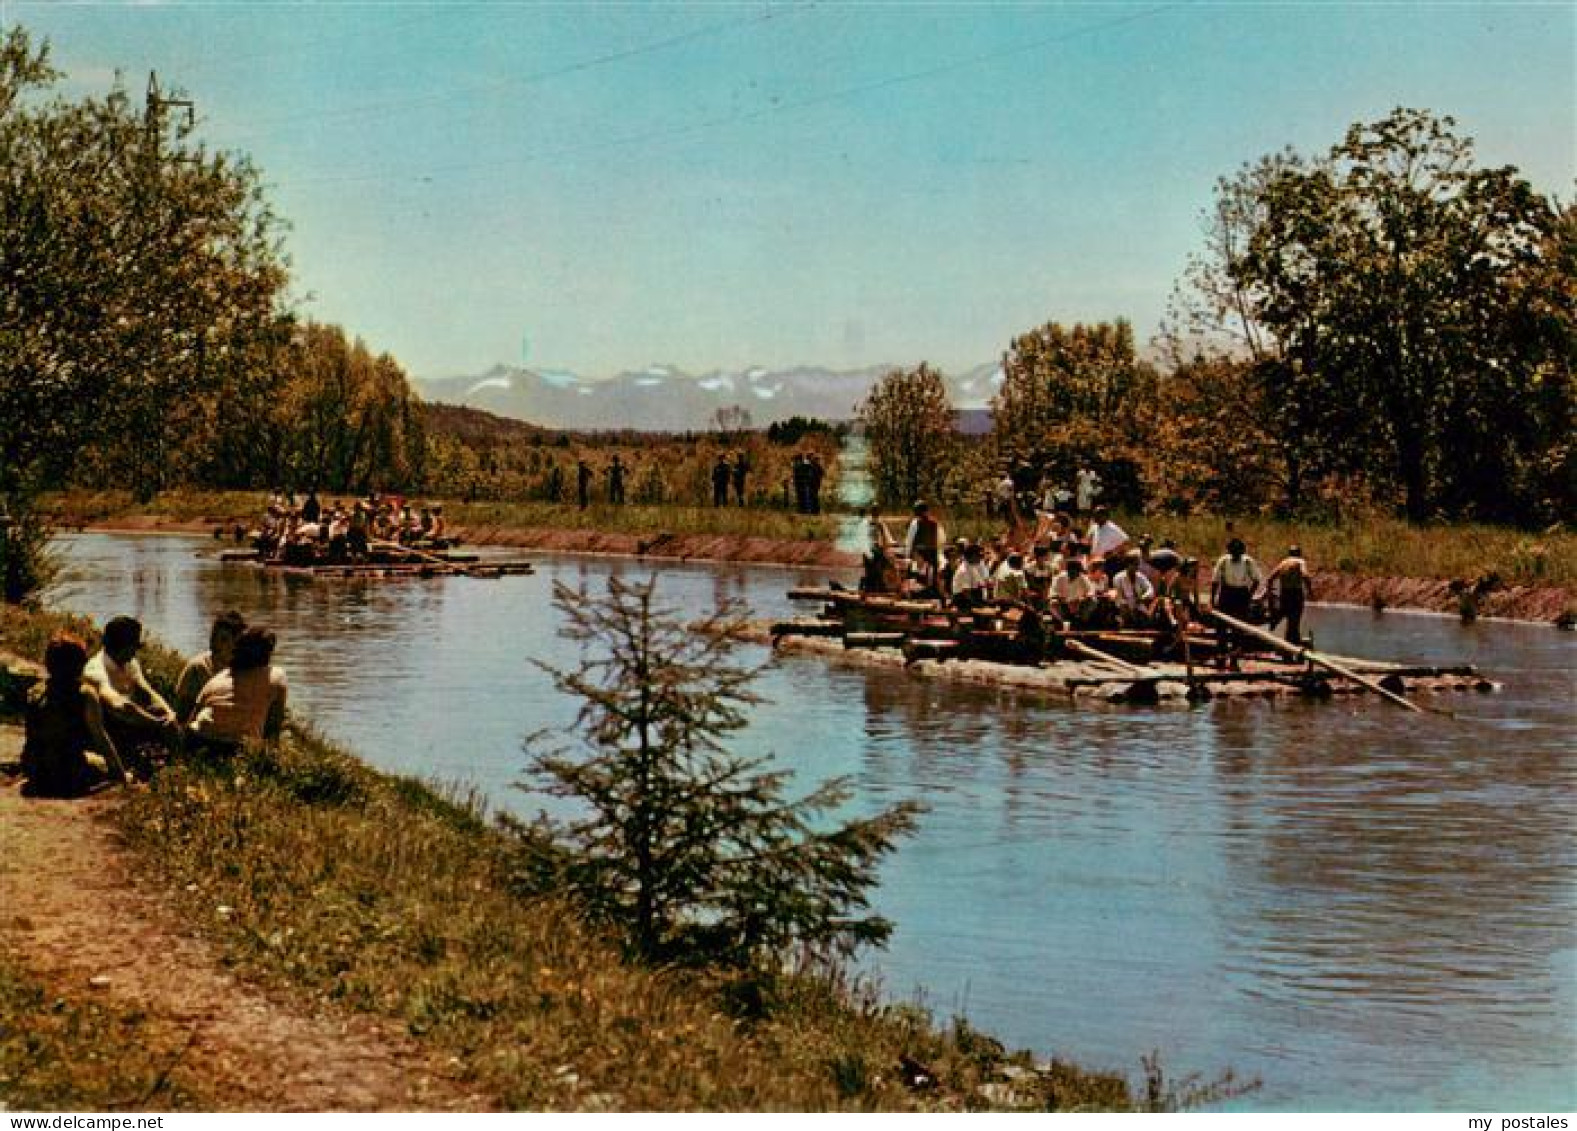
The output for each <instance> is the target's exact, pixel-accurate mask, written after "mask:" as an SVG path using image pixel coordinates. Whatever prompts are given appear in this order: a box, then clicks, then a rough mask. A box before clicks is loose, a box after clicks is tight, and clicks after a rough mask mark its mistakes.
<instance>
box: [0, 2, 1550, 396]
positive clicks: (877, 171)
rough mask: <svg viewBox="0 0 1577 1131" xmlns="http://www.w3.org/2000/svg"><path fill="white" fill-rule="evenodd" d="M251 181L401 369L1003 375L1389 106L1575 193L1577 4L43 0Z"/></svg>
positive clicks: (306, 284) (309, 269) (345, 317)
mask: <svg viewBox="0 0 1577 1131" xmlns="http://www.w3.org/2000/svg"><path fill="white" fill-rule="evenodd" d="M0 18H3V20H4V22H5V23H6V25H8V26H9V25H10V24H14V23H21V24H23V25H25V26H27V27H28V28H29V29H30V31H32V32H33V33H34V35H35V36H36V37H37V36H42V37H47V38H48V39H49V40H50V41H51V43H52V46H53V50H54V58H55V61H56V63H57V65H58V66H60V67H61V68H62V69H63V70H65V71H67V72H68V74H69V76H70V77H69V80H68V81H67V83H66V84H65V85H64V87H63V89H64V90H65V91H66V92H67V93H83V92H88V91H92V92H102V91H103V90H106V89H107V88H108V86H109V84H110V83H111V82H112V81H113V76H114V74H115V72H116V71H117V70H119V71H121V72H123V73H124V76H125V82H126V85H127V86H128V88H129V89H130V90H131V91H132V93H133V95H134V96H135V97H137V98H140V97H141V92H142V90H143V88H144V86H145V85H146V82H147V73H148V71H149V70H157V72H158V74H159V79H160V82H161V83H162V84H164V85H165V86H166V87H178V88H181V89H182V90H183V91H184V92H185V93H186V94H187V95H188V96H189V97H191V98H192V99H194V100H195V102H196V107H197V113H198V116H199V128H200V131H201V136H202V137H203V138H204V139H205V140H207V141H208V142H209V143H211V144H213V145H215V146H217V147H220V148H224V149H237V150H245V151H246V152H248V153H250V154H251V156H252V157H253V159H254V161H255V162H256V164H257V165H258V166H259V167H260V168H261V170H262V172H263V175H264V179H265V182H266V183H267V184H268V186H269V196H270V199H271V200H272V201H273V203H274V205H275V207H276V209H277V210H278V211H279V212H280V213H281V214H282V215H283V216H284V217H285V218H286V219H288V220H289V221H290V223H291V225H292V229H291V232H290V234H289V238H288V246H289V251H290V255H291V258H292V261H293V264H294V267H295V276H296V279H297V286H298V290H299V291H300V293H301V296H302V298H303V300H304V303H305V306H304V309H305V310H307V311H308V312H309V313H311V314H312V315H314V316H316V317H318V318H320V319H325V320H328V321H334V322H339V323H342V324H343V325H344V326H346V328H347V329H349V330H350V331H351V332H353V333H355V334H359V335H361V336H362V337H364V338H365V339H366V340H367V342H368V344H369V345H370V346H372V347H373V348H374V349H378V350H387V351H389V352H391V353H393V354H394V355H395V356H396V357H398V358H399V359H400V360H401V361H402V362H403V363H404V364H405V366H406V368H407V369H408V370H410V371H411V372H412V373H413V374H415V375H417V376H422V377H441V376H448V375H454V374H462V373H476V372H479V371H481V370H483V369H486V368H488V367H490V366H491V365H493V364H494V363H497V362H505V363H511V364H518V363H521V362H526V363H528V364H531V365H534V366H542V367H549V368H567V369H573V370H575V371H577V372H579V373H582V374H584V375H586V376H602V375H607V374H611V373H613V372H615V371H617V370H620V369H634V368H640V367H643V366H644V365H646V364H647V363H650V362H664V363H671V364H676V365H679V366H681V367H683V368H685V369H688V370H690V371H692V372H700V371H704V370H707V369H712V368H736V369H741V368H744V367H746V366H750V365H763V366H769V367H781V366H787V365H793V364H798V363H810V364H820V365H827V366H831V367H835V368H845V367H856V366H861V365H867V364H875V363H903V364H911V363H914V362H917V361H919V360H921V359H925V360H929V361H931V362H932V363H933V364H938V365H940V366H942V367H943V368H944V369H946V370H949V371H957V370H961V369H963V368H965V367H968V366H972V365H975V364H978V363H980V362H983V361H990V360H994V359H995V358H996V357H997V356H998V355H999V354H1000V353H1001V352H1002V350H1003V349H1004V347H1005V346H1006V345H1007V343H1008V342H1009V340H1010V339H1011V337H1012V336H1013V335H1014V334H1016V333H1019V332H1022V331H1023V330H1026V329H1028V328H1030V327H1032V326H1035V325H1038V324H1040V323H1042V322H1045V321H1047V320H1050V319H1058V320H1061V321H1070V322H1071V321H1074V320H1080V319H1083V320H1091V319H1102V318H1113V317H1118V316H1122V317H1127V318H1129V319H1131V320H1132V321H1133V323H1134V325H1135V328H1136V330H1137V332H1138V334H1139V336H1140V337H1141V339H1143V338H1147V337H1148V336H1149V335H1150V334H1152V333H1153V332H1154V330H1155V329H1156V327H1157V324H1158V322H1159V320H1160V318H1161V316H1162V314H1163V312H1164V309H1165V304H1166V299H1167V296H1168V294H1169V292H1170V290H1171V288H1172V285H1173V283H1174V281H1175V280H1176V279H1177V277H1178V276H1179V274H1180V273H1181V271H1182V269H1183V267H1184V264H1185V261H1186V258H1187V256H1188V255H1189V253H1190V252H1191V251H1194V250H1196V249H1197V248H1198V246H1199V244H1200V227H1199V216H1200V212H1201V210H1202V209H1203V208H1205V207H1206V206H1207V205H1208V203H1209V201H1210V198H1211V191H1212V186H1213V184H1214V182H1215V180H1216V179H1217V178H1218V177H1221V176H1223V175H1227V174H1230V173H1232V172H1233V171H1234V170H1236V169H1237V168H1238V167H1239V166H1241V165H1242V164H1243V163H1244V162H1247V161H1251V160H1254V159H1256V158H1258V157H1260V156H1262V155H1264V154H1266V153H1269V152H1271V151H1273V150H1276V149H1280V148H1282V147H1285V146H1289V145H1290V146H1292V147H1294V148H1296V149H1298V150H1300V151H1302V152H1305V153H1314V152H1318V151H1322V150H1324V149H1326V148H1328V147H1329V146H1330V145H1331V144H1333V143H1334V142H1335V141H1337V140H1338V139H1339V138H1340V136H1341V134H1342V132H1343V131H1344V130H1345V128H1346V127H1347V126H1348V125H1349V124H1350V123H1352V122H1355V121H1360V120H1361V121H1371V120H1374V119H1377V118H1380V117H1382V116H1383V115H1385V114H1386V113H1387V112H1388V111H1389V110H1390V109H1391V108H1393V107H1395V106H1397V105H1406V106H1415V107H1424V108H1428V109H1431V110H1434V111H1436V112H1438V113H1442V114H1450V115H1452V116H1454V117H1455V118H1456V119H1457V121H1458V123H1459V128H1460V129H1461V130H1462V132H1464V133H1466V134H1468V135H1470V136H1472V137H1474V138H1475V139H1477V142H1478V147H1479V150H1478V151H1479V157H1480V160H1481V162H1483V163H1485V164H1491V163H1493V164H1502V163H1506V164H1513V165H1516V166H1518V167H1519V168H1520V169H1521V170H1522V171H1523V172H1524V174H1525V175H1526V176H1527V177H1528V178H1529V179H1530V180H1531V181H1532V182H1533V184H1534V185H1535V186H1536V187H1537V188H1539V189H1540V190H1542V191H1545V192H1551V193H1555V194H1557V195H1559V196H1560V197H1561V198H1562V199H1570V198H1571V196H1572V190H1573V182H1574V179H1577V4H1574V3H1573V2H1571V0H1563V2H1560V3H1549V4H1487V3H1478V4H1433V3H1407V4H1383V3H1342V4H1334V3H1282V4H1251V3H1172V4H1166V3H1156V4H1127V3H1081V4H1072V3H1069V4H1040V3H1017V4H991V3H969V4H964V3H953V4H948V3H932V4H906V3H880V4H877V3H867V4H849V3H809V2H806V3H799V2H784V3H774V4H761V3H742V4H735V3H705V4H702V3H669V4H663V5H650V4H640V5H635V4H603V5H595V6H592V5H585V4H553V3H508V2H500V3H454V4H450V3H428V2H414V3H406V2H398V3H396V2H384V0H370V2H365V3H261V2H251V0H239V2H230V3H218V2H215V3H187V2H178V0H169V2H157V0H155V2H147V0H144V2H139V3H85V4H72V3H63V2H57V3H48V4H44V3H36V2H25V0H0Z"/></svg>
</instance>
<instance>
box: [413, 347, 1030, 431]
mask: <svg viewBox="0 0 1577 1131" xmlns="http://www.w3.org/2000/svg"><path fill="white" fill-rule="evenodd" d="M892 368H893V367H892V366H885V365H884V366H871V367H868V368H865V369H856V370H850V371H844V372H836V371H833V370H829V369H820V368H817V367H814V366H798V367H796V368H793V369H782V370H767V369H763V368H761V367H759V366H756V367H752V368H747V369H743V370H737V371H729V370H715V371H713V372H711V373H705V374H701V375H699V376H695V375H691V374H688V373H685V372H684V371H682V370H681V369H679V368H678V367H677V366H673V365H648V366H647V367H646V368H644V369H640V370H636V371H633V372H627V373H620V374H618V375H617V376H614V377H608V378H604V379H600V380H598V379H591V378H586V377H581V376H579V375H577V374H574V373H570V372H567V371H564V370H553V369H525V368H518V367H512V366H504V365H497V366H494V367H493V368H492V369H490V370H488V371H487V372H486V373H483V374H479V375H476V376H469V377H441V378H429V379H420V378H419V379H417V380H416V381H415V385H416V388H417V391H418V392H419V393H420V394H421V396H422V398H423V399H424V400H428V401H438V402H442V403H444V404H457V405H467V406H469V407H471V408H479V409H484V410H485V411H487V412H492V413H496V414H498V415H499V416H509V417H514V418H515V419H517V420H528V421H530V422H532V423H533V424H540V425H542V426H543V427H546V428H569V429H588V430H589V429H599V428H637V429H641V430H643V431H652V432H684V431H692V430H700V429H705V428H707V427H709V426H710V425H711V424H712V423H713V420H714V417H715V415H716V413H717V411H718V409H725V408H734V407H738V408H742V409H744V410H745V411H746V412H748V413H749V414H750V420H751V423H752V424H753V425H754V426H755V427H757V428H762V427H765V426H766V425H768V424H771V423H773V422H774V421H778V420H787V419H789V418H790V417H793V416H809V417H815V418H818V419H821V420H831V421H838V420H848V419H851V418H852V417H853V416H854V414H855V409H856V406H858V405H859V403H860V401H861V400H863V399H864V398H865V396H866V394H867V393H869V392H870V390H871V387H872V386H873V385H875V383H876V382H877V381H878V380H880V379H881V377H882V376H883V375H884V374H886V373H888V372H890V371H891V370H892ZM947 383H948V388H949V392H950V393H951V394H952V397H953V403H954V404H955V405H957V406H958V407H959V408H961V409H964V408H982V407H984V406H985V405H986V403H987V402H988V401H989V400H990V399H991V396H992V394H994V393H995V392H996V390H997V388H998V387H999V386H1000V385H1001V383H1002V369H1001V366H1000V365H998V364H995V363H992V364H987V365H980V366H976V367H975V368H974V369H971V370H968V371H967V372H965V373H963V374H960V375H959V376H957V377H948V378H947Z"/></svg>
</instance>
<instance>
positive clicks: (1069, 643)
mask: <svg viewBox="0 0 1577 1131" xmlns="http://www.w3.org/2000/svg"><path fill="white" fill-rule="evenodd" d="M1062 646H1063V647H1064V648H1066V649H1067V650H1068V651H1070V652H1072V653H1073V654H1074V655H1076V656H1083V657H1084V658H1085V659H1089V660H1101V661H1103V662H1105V663H1107V664H1110V665H1111V666H1112V667H1114V668H1116V669H1117V670H1118V671H1121V672H1125V673H1127V674H1128V675H1129V676H1130V677H1132V679H1133V682H1132V683H1130V684H1129V685H1128V686H1127V688H1125V689H1124V690H1123V691H1122V692H1121V696H1122V698H1123V699H1126V700H1129V701H1131V702H1150V703H1153V702H1155V701H1156V700H1157V699H1159V698H1160V693H1159V692H1158V691H1157V690H1156V686H1155V685H1156V684H1158V683H1160V682H1161V680H1162V679H1163V678H1164V676H1163V675H1162V674H1161V673H1160V672H1158V671H1156V670H1155V669H1154V668H1141V667H1139V666H1138V665H1137V664H1130V663H1129V662H1128V661H1127V660H1119V659H1118V658H1117V657H1116V656H1113V655H1111V654H1110V653H1108V652H1102V651H1101V650H1100V649H1099V648H1091V647H1090V646H1089V645H1088V644H1084V643H1082V642H1080V641H1078V640H1067V639H1064V640H1063V642H1062Z"/></svg>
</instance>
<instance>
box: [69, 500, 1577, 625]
mask: <svg viewBox="0 0 1577 1131" xmlns="http://www.w3.org/2000/svg"><path fill="white" fill-rule="evenodd" d="M266 498H267V497H266V495H264V494H262V493H258V492H182V491H172V492H167V493H165V494H162V495H160V496H158V498H157V499H155V500H154V501H153V502H151V503H147V504H140V505H139V504H136V503H135V502H134V501H133V500H132V498H131V495H130V493H129V492H124V491H105V492H80V491H78V492H70V493H64V494H57V495H52V496H48V497H46V499H45V506H46V509H48V510H49V511H51V512H52V513H54V514H55V515H57V516H58V521H60V522H61V524H62V525H104V526H109V527H117V526H118V527H125V528H128V529H160V528H165V529H172V528H173V529H185V530H192V531H202V530H208V529H211V528H212V527H213V526H214V525H216V524H218V523H220V522H223V521H227V520H230V521H234V520H247V519H251V518H253V517H255V516H256V515H258V514H259V513H261V511H262V508H263V506H264V504H265V503H266ZM445 510H446V512H447V513H448V515H449V518H450V523H451V525H452V526H453V527H454V528H456V529H458V530H461V531H464V532H466V533H467V534H469V535H470V536H471V540H472V541H473V542H477V543H487V544H494V545H507V546H518V547H522V548H533V549H544V550H569V551H596V552H603V553H616V554H641V553H645V554H650V555H651V556H653V557H683V558H707V559H717V560H735V561H753V562H779V563H783V564H791V565H807V566H826V567H830V568H853V567H854V566H855V565H856V564H857V559H856V558H855V557H854V555H852V554H850V553H849V552H848V551H847V550H845V549H840V548H839V547H838V545H837V536H838V532H839V530H840V527H841V525H842V519H841V518H840V516H837V515H826V514H823V515H798V514H793V513H791V512H787V511H782V510H773V509H765V508H760V509H758V508H740V507H673V506H665V507H643V506H626V507H610V506H606V505H602V504H599V505H596V506H593V507H590V508H588V509H587V510H584V511H582V510H580V509H578V508H576V507H573V506H556V505H553V504H548V503H491V502H478V503H469V504H468V503H463V502H454V501H450V502H448V503H447V504H446V507H445ZM943 518H944V521H945V522H946V523H947V526H948V529H949V533H950V534H953V535H963V536H969V537H982V536H991V535H994V534H996V533H999V528H998V526H997V525H996V524H994V523H992V522H990V521H989V520H987V519H985V518H984V517H983V516H981V515H979V514H972V515H962V516H950V515H944V516H943ZM1117 518H1118V521H1119V522H1120V523H1122V525H1123V526H1124V528H1125V529H1126V530H1128V531H1129V532H1130V533H1131V534H1133V535H1134V536H1136V537H1137V536H1138V535H1139V534H1141V533H1147V534H1150V535H1151V536H1152V537H1153V538H1154V539H1155V540H1156V541H1157V542H1158V543H1159V542H1160V541H1161V540H1162V539H1166V538H1172V539H1175V540H1176V541H1177V543H1178V544H1179V545H1180V546H1182V547H1183V548H1184V549H1185V550H1186V551H1188V552H1191V553H1194V554H1196V555H1198V556H1200V557H1201V558H1204V559H1205V560H1206V561H1207V562H1208V561H1210V560H1213V559H1214V557H1215V555H1216V554H1217V553H1219V552H1220V550H1221V548H1222V547H1223V545H1224V542H1225V540H1226V537H1227V523H1228V520H1226V519H1224V518H1221V517H1215V516H1204V517H1191V518H1175V517H1167V516H1148V517H1147V516H1138V515H1118V516H1117ZM889 524H890V526H891V527H892V528H893V532H894V533H895V534H901V532H902V526H903V516H899V515H895V516H892V517H891V518H890V519H889ZM1232 525H1233V530H1234V531H1235V532H1236V533H1238V534H1240V535H1241V536H1242V537H1243V538H1244V540H1245V541H1246V542H1248V544H1249V548H1250V552H1251V553H1254V554H1255V555H1256V556H1258V557H1259V558H1260V560H1261V561H1263V562H1266V563H1267V564H1268V563H1270V562H1273V561H1275V560H1276V558H1277V557H1279V556H1280V554H1281V553H1282V552H1283V551H1284V550H1285V549H1286V548H1287V547H1288V546H1289V545H1291V544H1293V543H1297V544H1299V545H1301V546H1302V547H1303V550H1304V553H1305V555H1306V556H1307V557H1308V559H1309V561H1310V563H1311V564H1312V565H1313V566H1314V569H1315V571H1316V578H1317V582H1318V589H1319V597H1320V599H1322V600H1333V601H1343V602H1349V603H1357V604H1376V605H1380V604H1384V605H1392V606H1398V607H1414V608H1426V609H1434V610H1436V611H1443V612H1455V611H1456V607H1457V603H1456V598H1455V596H1454V595H1453V594H1452V593H1451V592H1450V590H1449V583H1451V582H1452V581H1462V582H1466V583H1468V584H1472V583H1474V582H1476V581H1478V580H1479V579H1481V578H1488V577H1490V576H1491V575H1493V576H1494V577H1495V578H1496V579H1497V580H1496V581H1495V583H1494V585H1493V587H1492V590H1493V591H1490V592H1486V593H1485V594H1484V595H1483V600H1482V601H1481V602H1480V609H1479V611H1480V612H1481V613H1483V614H1484V615H1486V616H1506V617H1517V618H1521V619H1528V620H1538V621H1549V620H1551V619H1553V618H1555V617H1556V616H1559V615H1560V614H1562V613H1563V612H1577V534H1574V533H1573V532H1571V531H1569V530H1567V529H1565V528H1564V527H1557V528H1554V529H1551V530H1549V531H1545V532H1542V533H1537V534H1531V533H1528V532H1526V531H1519V530H1514V529H1510V528H1507V527H1499V526H1481V525H1453V526H1418V525H1414V524H1411V523H1408V522H1405V521H1402V520H1400V519H1395V518H1390V517H1380V516H1370V517H1366V518H1364V519H1362V520H1361V521H1356V520H1355V521H1351V522H1347V523H1343V524H1341V525H1317V524H1313V523H1289V522H1285V521H1281V520H1277V519H1272V518H1265V517H1259V516H1250V517H1243V518H1237V519H1234V520H1232Z"/></svg>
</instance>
